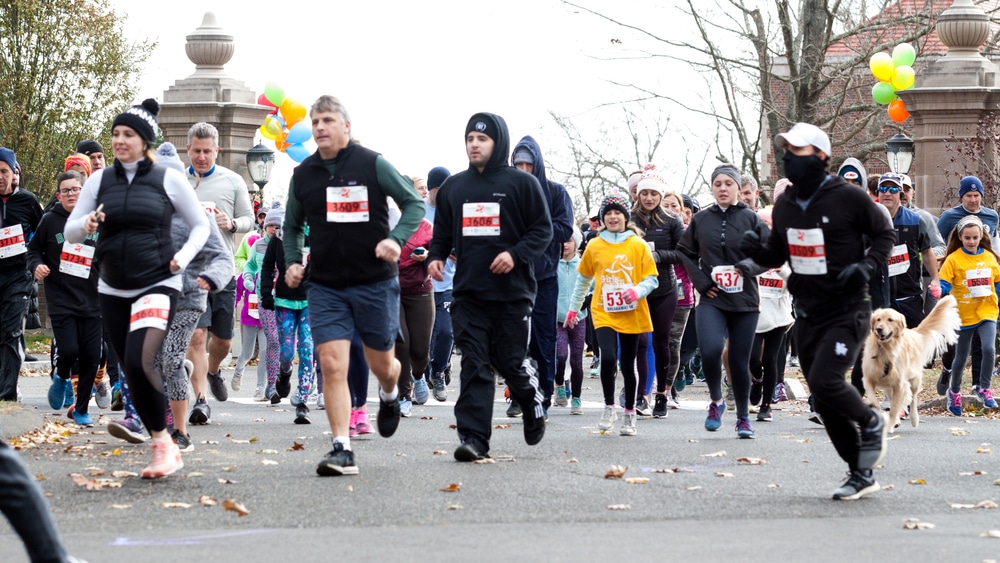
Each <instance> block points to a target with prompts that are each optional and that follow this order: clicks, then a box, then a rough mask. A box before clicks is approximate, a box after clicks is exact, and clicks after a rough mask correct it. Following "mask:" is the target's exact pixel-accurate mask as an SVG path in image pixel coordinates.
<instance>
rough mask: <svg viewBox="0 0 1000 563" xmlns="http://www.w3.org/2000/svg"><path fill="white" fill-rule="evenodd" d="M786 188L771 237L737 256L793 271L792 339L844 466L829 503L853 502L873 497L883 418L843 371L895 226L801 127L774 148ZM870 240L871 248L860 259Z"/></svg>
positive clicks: (854, 351) (816, 133)
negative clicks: (831, 169) (832, 169)
mask: <svg viewBox="0 0 1000 563" xmlns="http://www.w3.org/2000/svg"><path fill="white" fill-rule="evenodd" d="M774 144H775V146H776V147H777V149H778V152H779V154H780V152H781V150H782V149H784V156H783V158H782V160H783V161H784V165H785V174H786V176H787V177H788V179H789V180H791V181H792V186H791V187H789V188H788V190H787V191H786V192H785V194H784V195H783V196H782V197H781V198H779V199H778V200H777V201H776V202H775V204H774V211H773V213H772V220H773V222H774V229H773V230H772V231H771V234H770V235H769V236H768V237H767V239H766V240H761V238H760V236H759V235H757V234H756V233H755V232H753V231H748V232H746V233H744V234H743V238H742V240H741V241H740V250H741V251H743V253H744V254H746V255H747V256H750V257H751V258H753V259H754V261H755V262H757V263H758V264H760V265H761V266H764V267H768V268H776V267H779V266H781V265H782V264H784V263H785V262H786V261H787V262H788V263H789V264H790V265H791V267H792V275H791V277H790V278H789V284H788V287H789V290H790V291H791V293H792V295H793V296H794V297H795V300H796V304H795V309H796V313H797V315H796V317H797V318H796V321H795V325H794V328H793V330H794V331H795V339H796V342H797V343H798V349H799V361H800V362H801V366H802V371H803V373H805V376H806V380H807V381H808V383H809V389H810V391H812V393H813V397H814V408H815V410H816V412H817V413H818V414H819V415H820V416H821V417H822V418H823V423H824V428H825V429H826V432H827V434H828V435H829V437H830V441H831V442H833V446H834V448H836V450H837V453H838V454H840V457H841V458H842V459H843V460H844V461H846V462H847V465H848V468H849V471H848V477H847V480H846V481H845V482H844V484H843V485H841V486H840V487H839V488H837V489H836V490H835V491H834V492H833V498H834V499H835V500H854V499H857V498H861V497H862V496H864V495H867V494H871V493H873V492H876V491H878V490H879V485H878V483H877V482H876V481H875V476H874V475H873V472H872V469H873V468H874V467H875V466H877V465H878V464H879V462H881V461H882V458H883V457H884V456H885V451H886V445H887V442H886V437H887V432H888V424H887V423H886V421H885V415H884V414H883V413H882V412H881V411H880V410H878V409H875V408H872V407H870V406H869V405H867V404H866V403H865V402H864V401H863V400H862V398H861V395H860V394H859V393H858V391H857V389H855V388H854V387H853V386H852V385H850V384H848V383H847V381H845V380H844V372H846V371H847V370H849V369H850V368H851V366H852V365H853V364H854V360H855V358H857V355H858V353H859V351H860V349H861V345H862V342H863V340H864V337H865V335H866V333H867V332H868V320H869V317H870V315H871V301H870V299H869V296H868V280H869V278H870V277H871V275H872V272H875V271H876V269H877V268H878V267H879V266H880V265H881V264H882V263H884V262H885V261H886V260H887V259H888V258H889V253H890V251H891V250H892V247H893V245H894V244H895V241H896V234H895V231H893V228H892V223H891V222H890V221H889V220H888V219H887V218H886V215H885V213H884V212H883V211H882V210H879V209H878V208H877V207H876V204H875V203H874V202H872V201H871V200H870V199H869V198H868V195H867V194H866V193H865V192H864V191H862V190H859V189H857V187H856V186H853V185H851V184H848V183H847V182H846V181H845V180H844V179H843V178H840V177H839V176H831V175H830V174H829V173H828V172H827V166H828V165H829V163H830V155H831V152H830V151H831V147H830V138H829V137H827V135H826V133H824V132H823V131H822V130H821V129H820V128H818V127H816V126H815V125H809V124H807V123H797V124H795V126H794V127H792V129H791V130H790V131H788V132H787V133H781V134H779V135H778V136H777V137H775V139H774ZM865 235H867V236H868V237H869V239H870V240H871V246H870V248H869V250H868V252H867V254H866V253H865V250H864V248H865V241H864V240H863V237H864V236H865Z"/></svg>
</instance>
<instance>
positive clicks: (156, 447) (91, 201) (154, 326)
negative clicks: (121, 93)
mask: <svg viewBox="0 0 1000 563" xmlns="http://www.w3.org/2000/svg"><path fill="white" fill-rule="evenodd" d="M159 109H160V107H159V104H157V103H156V100H152V99H148V100H145V101H144V102H142V105H141V106H132V107H131V108H129V109H128V110H126V111H125V112H124V113H121V114H119V115H118V117H116V118H115V121H114V123H113V124H112V132H111V139H112V143H111V144H112V148H113V150H114V155H115V163H114V166H110V167H108V168H104V169H102V170H98V171H97V172H95V173H94V175H93V176H91V177H90V178H89V179H88V180H87V183H86V184H84V186H83V192H82V193H81V194H80V199H79V200H78V202H77V206H76V208H75V209H74V210H73V213H72V214H71V215H70V217H69V219H68V220H67V222H66V232H65V234H66V240H68V241H70V242H80V241H82V240H83V239H84V238H85V237H86V236H87V235H88V234H92V233H94V232H95V231H97V232H99V233H100V239H99V240H100V243H99V244H98V245H97V250H96V253H95V260H96V262H97V264H98V267H99V269H100V281H99V282H98V293H99V294H100V300H101V312H102V314H103V317H104V327H105V330H107V332H108V336H109V337H110V340H111V345H112V347H113V348H114V350H115V353H116V354H117V355H118V357H119V358H121V361H122V367H123V368H124V370H125V377H126V380H127V382H128V386H129V390H130V391H131V393H132V400H133V403H134V404H135V408H136V411H138V413H139V418H140V419H142V423H143V424H144V425H145V426H146V428H147V429H148V430H149V433H150V435H151V436H152V437H153V440H152V448H153V462H152V463H151V464H150V465H149V466H148V467H146V468H145V469H143V471H142V477H143V478H144V479H152V478H157V477H166V476H167V475H170V474H172V473H174V472H175V471H177V470H178V469H180V468H182V467H184V462H183V461H181V454H180V450H179V449H178V447H177V445H176V444H175V443H174V442H173V441H172V440H171V438H170V434H168V433H167V420H166V413H165V409H164V405H165V404H166V402H165V396H164V383H163V374H161V373H160V371H159V370H158V369H157V368H156V367H154V360H155V359H156V354H157V351H158V350H159V348H160V345H161V344H162V343H163V339H164V336H165V335H166V333H167V329H168V327H169V325H170V321H171V318H172V317H173V311H174V308H175V306H176V303H177V296H178V294H179V293H180V290H181V288H182V286H183V279H182V276H181V273H182V270H183V269H184V268H185V267H187V265H188V263H190V262H191V260H192V259H193V258H194V256H195V254H197V252H198V251H199V250H200V249H201V247H202V246H203V245H204V244H205V241H206V240H207V239H208V235H209V232H210V231H209V224H208V218H207V217H206V216H205V212H204V210H203V209H202V207H201V204H199V203H198V199H197V198H196V197H195V195H194V192H193V191H192V190H191V186H190V184H188V182H187V179H186V178H185V177H184V175H183V174H182V173H180V172H178V171H177V170H173V169H168V168H166V167H164V166H160V165H157V164H154V163H153V153H152V146H153V144H154V143H155V141H156V129H157V123H156V114H157V113H159ZM175 214H177V215H179V216H180V217H181V218H182V219H183V220H184V222H185V223H187V225H188V226H189V227H190V228H191V235H190V237H189V238H188V241H187V243H185V245H184V246H183V247H182V248H181V249H180V250H179V251H178V252H176V253H175V252H174V245H173V242H172V240H171V235H170V222H171V219H172V218H173V216H174V215H175Z"/></svg>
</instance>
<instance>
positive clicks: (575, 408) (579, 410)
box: [569, 397, 583, 414]
mask: <svg viewBox="0 0 1000 563" xmlns="http://www.w3.org/2000/svg"><path fill="white" fill-rule="evenodd" d="M569 414H583V401H581V400H580V397H573V398H572V399H571V400H570V402H569Z"/></svg>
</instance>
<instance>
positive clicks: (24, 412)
mask: <svg viewBox="0 0 1000 563" xmlns="http://www.w3.org/2000/svg"><path fill="white" fill-rule="evenodd" d="M44 425H45V420H44V419H43V418H42V414H41V413H40V412H38V409H37V408H35V407H28V406H23V405H21V408H19V409H15V410H14V411H12V412H9V413H6V414H0V438H3V439H4V441H8V442H9V441H10V440H12V439H14V438H17V437H18V436H23V435H25V434H27V433H28V432H31V431H33V430H37V429H39V428H41V427H42V426H44Z"/></svg>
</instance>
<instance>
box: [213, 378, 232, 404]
mask: <svg viewBox="0 0 1000 563" xmlns="http://www.w3.org/2000/svg"><path fill="white" fill-rule="evenodd" d="M208 388H209V389H210V390H211V391H212V396H213V397H215V400H216V401H219V402H220V403H221V402H225V401H227V400H228V399H229V390H228V389H226V380H225V379H223V378H222V370H219V371H218V372H216V373H212V372H208Z"/></svg>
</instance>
